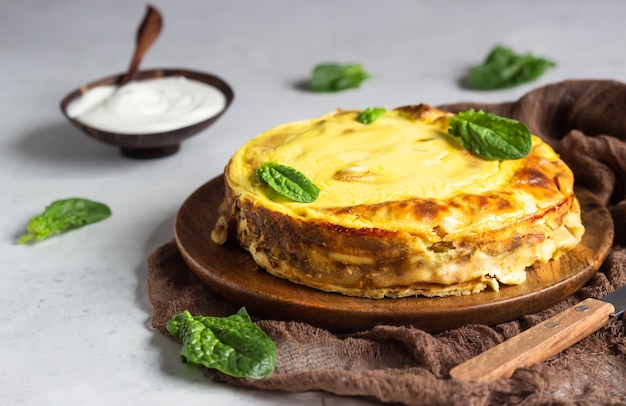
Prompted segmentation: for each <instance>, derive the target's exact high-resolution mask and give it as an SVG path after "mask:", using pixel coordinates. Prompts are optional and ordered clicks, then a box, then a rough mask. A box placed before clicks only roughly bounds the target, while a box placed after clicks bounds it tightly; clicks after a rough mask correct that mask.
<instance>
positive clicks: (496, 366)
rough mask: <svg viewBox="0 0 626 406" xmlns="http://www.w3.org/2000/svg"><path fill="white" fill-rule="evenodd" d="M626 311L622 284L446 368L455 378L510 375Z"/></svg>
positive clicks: (485, 379)
mask: <svg viewBox="0 0 626 406" xmlns="http://www.w3.org/2000/svg"><path fill="white" fill-rule="evenodd" d="M624 312H626V286H622V287H621V288H619V289H617V290H616V291H614V292H613V293H610V294H608V295H607V296H605V297H603V298H601V299H593V298H589V299H586V300H584V301H582V302H580V303H578V304H576V305H575V306H572V307H570V308H568V309H566V310H565V311H563V312H561V313H559V314H557V315H555V316H553V317H551V318H549V319H547V320H545V321H544V322H542V323H540V324H537V325H535V326H533V327H531V328H529V329H528V330H526V331H523V332H522V333H520V334H518V335H516V336H515V337H512V338H510V339H508V340H506V341H504V342H502V343H500V344H498V345H496V346H495V347H493V348H491V349H489V350H487V351H485V352H483V353H481V354H479V355H477V356H475V357H474V358H471V359H469V360H468V361H465V362H464V363H462V364H459V365H457V366H456V367H454V368H452V369H451V370H450V376H451V377H452V378H455V379H460V380H465V381H471V382H489V381H493V380H496V379H500V378H510V377H511V375H513V373H514V372H515V370H516V369H517V368H522V367H528V366H530V365H532V364H534V363H537V362H541V361H544V360H546V359H548V358H550V357H552V356H553V355H556V354H558V353H559V352H561V351H563V350H564V349H566V348H567V347H569V346H571V345H573V344H575V343H577V342H578V341H580V340H582V339H583V338H585V337H587V336H589V335H591V334H593V333H594V332H596V331H597V330H599V329H600V328H601V327H602V326H604V325H606V324H607V323H608V322H609V320H610V318H611V317H616V318H619V317H621V316H622V315H623V314H624Z"/></svg>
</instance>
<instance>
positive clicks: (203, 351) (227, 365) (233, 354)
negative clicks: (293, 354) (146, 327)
mask: <svg viewBox="0 0 626 406" xmlns="http://www.w3.org/2000/svg"><path fill="white" fill-rule="evenodd" d="M166 328H167V331H168V332H169V333H170V334H171V335H172V336H173V337H174V338H177V339H179V340H180V341H181V343H182V344H183V349H182V352H181V360H182V361H183V362H184V363H191V364H199V365H204V366H205V367H207V368H211V369H217V370H218V371H221V372H222V373H224V374H226V375H230V376H234V377H238V378H264V377H266V376H269V375H270V374H271V373H272V372H273V371H274V367H275V365H276V345H275V344H274V342H273V341H272V340H271V339H270V338H269V337H268V336H267V335H266V334H265V332H264V331H263V330H261V329H260V328H259V327H258V326H257V325H256V324H254V323H252V321H251V320H250V316H249V315H248V313H247V312H246V309H245V308H243V307H242V308H241V309H239V311H238V312H237V314H233V315H232V316H228V317H212V316H192V315H191V313H190V312H189V311H188V310H185V311H183V312H182V313H178V314H176V315H174V316H173V317H172V318H171V319H170V321H168V322H167V324H166Z"/></svg>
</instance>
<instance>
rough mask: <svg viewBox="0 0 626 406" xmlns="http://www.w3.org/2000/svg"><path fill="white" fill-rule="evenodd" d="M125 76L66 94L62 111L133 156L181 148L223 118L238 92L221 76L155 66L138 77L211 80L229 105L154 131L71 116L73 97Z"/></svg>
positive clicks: (158, 154) (93, 134) (150, 155)
mask: <svg viewBox="0 0 626 406" xmlns="http://www.w3.org/2000/svg"><path fill="white" fill-rule="evenodd" d="M123 76H124V74H123V73H120V74H117V75H113V76H109V77H106V78H103V79H99V80H96V81H94V82H91V83H88V84H86V85H83V86H81V87H80V88H78V89H76V90H74V91H73V92H71V93H70V94H68V95H67V96H65V97H64V98H63V100H62V101H61V111H62V112H63V115H64V116H65V117H66V118H67V119H68V120H69V121H70V122H71V123H72V124H73V125H74V126H75V127H77V128H78V129H80V130H81V131H83V132H84V133H85V134H87V135H89V136H90V137H92V138H95V139H96V140H98V141H102V142H105V143H107V144H112V145H116V146H118V147H119V148H120V152H121V153H122V155H124V156H127V157H130V158H138V159H150V158H160V157H164V156H167V155H171V154H174V153H176V152H177V151H178V150H179V149H180V143H181V142H182V141H183V140H185V139H186V138H189V137H191V136H194V135H196V134H198V133H199V132H201V131H203V130H205V129H206V128H207V127H208V126H210V125H211V124H213V123H214V122H215V121H216V120H217V119H218V118H220V117H221V116H222V114H224V112H226V110H227V109H228V107H229V106H230V104H231V103H232V101H233V98H234V93H233V90H232V89H231V87H230V86H229V85H228V84H227V83H226V82H224V81H223V80H222V79H220V78H219V77H217V76H214V75H210V74H208V73H201V72H194V71H189V70H182V69H154V70H146V71H141V72H139V74H138V76H137V79H136V80H142V79H152V78H159V77H166V76H184V77H186V78H189V79H193V80H197V81H199V82H203V83H206V84H209V85H211V86H214V87H215V88H217V89H218V90H220V91H221V92H222V93H223V94H224V96H225V97H226V106H225V107H224V110H222V111H221V112H220V113H219V114H217V115H215V116H213V117H211V118H209V119H207V120H204V121H201V122H199V123H197V124H193V125H190V126H187V127H183V128H179V129H177V130H172V131H166V132H160V133H152V134H117V133H112V132H108V131H102V130H99V129H96V128H93V127H89V126H87V125H85V124H83V123H81V122H79V121H77V120H75V119H74V118H72V117H69V116H68V114H67V106H68V105H69V104H70V103H71V102H72V100H74V99H75V98H77V97H78V96H80V95H81V94H83V93H85V92H86V91H87V90H89V89H91V88H93V87H96V86H106V85H113V84H116V83H118V82H119V81H120V80H121V79H122V77H123Z"/></svg>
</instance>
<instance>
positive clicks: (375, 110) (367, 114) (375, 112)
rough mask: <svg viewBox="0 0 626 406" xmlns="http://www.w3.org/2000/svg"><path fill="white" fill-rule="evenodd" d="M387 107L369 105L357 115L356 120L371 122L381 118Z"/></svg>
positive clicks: (364, 122)
mask: <svg viewBox="0 0 626 406" xmlns="http://www.w3.org/2000/svg"><path fill="white" fill-rule="evenodd" d="M386 112H387V109H386V108H384V107H368V108H366V109H365V110H363V111H362V112H360V113H359V115H358V116H356V120H357V121H358V122H360V123H363V124H371V123H373V122H374V121H376V120H378V119H379V118H381V117H382V116H383V115H384V114H385V113H386Z"/></svg>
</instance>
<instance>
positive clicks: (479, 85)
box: [468, 45, 556, 90]
mask: <svg viewBox="0 0 626 406" xmlns="http://www.w3.org/2000/svg"><path fill="white" fill-rule="evenodd" d="M554 66H556V64H555V63H554V62H553V61H551V60H548V59H545V58H539V57H535V56H534V55H532V54H530V53H527V54H523V55H521V54H516V53H515V52H514V51H513V50H511V49H510V48H507V47H504V46H502V45H498V46H496V47H494V48H493V49H492V50H491V52H490V53H489V55H488V56H487V58H486V59H485V61H484V62H483V63H482V64H480V65H476V66H474V67H473V68H472V70H471V71H470V75H469V78H468V85H469V86H470V87H471V88H474V89H479V90H494V89H503V88H506V87H512V86H517V85H519V84H522V83H526V82H530V81H532V80H535V79H537V78H538V77H539V76H541V75H543V73H544V72H545V71H546V70H548V69H549V68H552V67H554Z"/></svg>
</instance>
